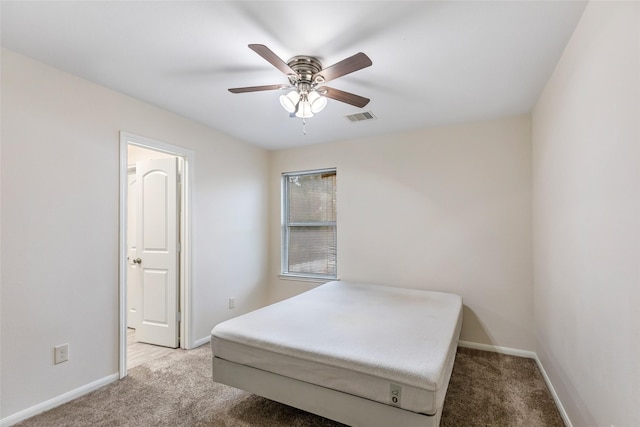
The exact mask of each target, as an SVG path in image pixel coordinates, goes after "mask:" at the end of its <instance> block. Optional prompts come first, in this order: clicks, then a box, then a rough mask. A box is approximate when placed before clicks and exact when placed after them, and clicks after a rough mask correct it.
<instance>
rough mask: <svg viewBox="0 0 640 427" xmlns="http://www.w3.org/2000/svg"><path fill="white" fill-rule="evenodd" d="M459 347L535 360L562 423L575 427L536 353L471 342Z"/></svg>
mask: <svg viewBox="0 0 640 427" xmlns="http://www.w3.org/2000/svg"><path fill="white" fill-rule="evenodd" d="M458 346H460V347H466V348H473V349H476V350H484V351H491V352H494V353H501V354H508V355H510V356H518V357H526V358H527V359H533V360H535V362H536V365H538V369H540V373H542V378H544V382H545V383H546V384H547V387H548V388H549V391H550V392H551V396H552V397H553V400H554V401H555V403H556V406H557V407H558V411H559V412H560V416H561V417H562V421H564V424H565V426H567V427H573V424H571V420H570V419H569V415H567V411H565V409H564V406H563V405H562V402H561V401H560V398H559V397H558V393H556V390H555V388H553V384H552V383H551V380H550V379H549V376H548V375H547V372H546V371H545V370H544V366H542V362H540V359H539V358H538V355H537V354H536V353H535V352H534V351H528V350H519V349H516V348H509V347H499V346H497V345H491V344H480V343H475V342H470V341H458Z"/></svg>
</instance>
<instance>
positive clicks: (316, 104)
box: [308, 91, 327, 113]
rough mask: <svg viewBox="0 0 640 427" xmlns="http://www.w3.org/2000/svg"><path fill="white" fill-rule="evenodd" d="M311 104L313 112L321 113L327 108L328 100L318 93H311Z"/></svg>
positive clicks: (309, 96) (309, 97)
mask: <svg viewBox="0 0 640 427" xmlns="http://www.w3.org/2000/svg"><path fill="white" fill-rule="evenodd" d="M308 99H309V103H310V104H311V112H312V113H319V112H320V111H322V110H323V109H324V107H326V106H327V98H325V97H324V96H322V95H320V94H319V93H318V92H315V91H314V92H311V93H309V95H308Z"/></svg>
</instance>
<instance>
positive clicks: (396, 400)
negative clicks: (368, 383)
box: [390, 384, 402, 406]
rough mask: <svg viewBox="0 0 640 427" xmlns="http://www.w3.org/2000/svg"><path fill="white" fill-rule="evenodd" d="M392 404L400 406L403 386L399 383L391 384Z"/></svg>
mask: <svg viewBox="0 0 640 427" xmlns="http://www.w3.org/2000/svg"><path fill="white" fill-rule="evenodd" d="M390 397H391V404H392V405H394V406H400V398H401V397H402V387H401V386H399V385H397V384H391V388H390Z"/></svg>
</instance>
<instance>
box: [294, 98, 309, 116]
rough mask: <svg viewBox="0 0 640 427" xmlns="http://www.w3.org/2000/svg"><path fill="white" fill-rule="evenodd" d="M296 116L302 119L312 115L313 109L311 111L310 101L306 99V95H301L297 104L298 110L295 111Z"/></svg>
mask: <svg viewBox="0 0 640 427" xmlns="http://www.w3.org/2000/svg"><path fill="white" fill-rule="evenodd" d="M296 117H300V118H302V119H308V118H309V117H313V111H311V103H310V102H309V100H308V99H307V97H306V96H303V97H302V99H301V100H300V103H299V104H298V111H297V112H296Z"/></svg>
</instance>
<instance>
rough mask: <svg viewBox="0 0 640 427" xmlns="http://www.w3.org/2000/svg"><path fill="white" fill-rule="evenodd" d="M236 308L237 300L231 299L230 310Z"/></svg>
mask: <svg viewBox="0 0 640 427" xmlns="http://www.w3.org/2000/svg"><path fill="white" fill-rule="evenodd" d="M232 308H236V299H235V298H233V297H231V298H229V309H232Z"/></svg>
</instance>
